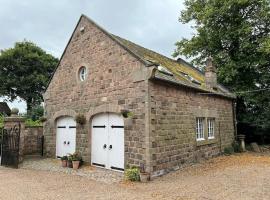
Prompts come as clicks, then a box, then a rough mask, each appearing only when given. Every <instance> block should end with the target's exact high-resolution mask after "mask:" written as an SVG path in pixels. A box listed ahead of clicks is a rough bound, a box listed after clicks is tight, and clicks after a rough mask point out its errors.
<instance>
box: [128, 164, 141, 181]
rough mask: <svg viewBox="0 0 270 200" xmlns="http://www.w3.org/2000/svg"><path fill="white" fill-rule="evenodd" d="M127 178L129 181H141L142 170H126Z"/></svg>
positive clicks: (135, 168)
mask: <svg viewBox="0 0 270 200" xmlns="http://www.w3.org/2000/svg"><path fill="white" fill-rule="evenodd" d="M125 178H126V180H129V181H140V170H139V169H138V168H137V167H131V168H128V169H126V170H125Z"/></svg>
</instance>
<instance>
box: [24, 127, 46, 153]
mask: <svg viewBox="0 0 270 200" xmlns="http://www.w3.org/2000/svg"><path fill="white" fill-rule="evenodd" d="M42 136H43V127H42V126H38V127H28V126H26V127H25V129H24V155H41V151H42V142H41V140H42V139H41V138H42Z"/></svg>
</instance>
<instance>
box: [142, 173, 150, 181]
mask: <svg viewBox="0 0 270 200" xmlns="http://www.w3.org/2000/svg"><path fill="white" fill-rule="evenodd" d="M140 180H141V182H142V183H146V182H148V181H150V173H147V172H140Z"/></svg>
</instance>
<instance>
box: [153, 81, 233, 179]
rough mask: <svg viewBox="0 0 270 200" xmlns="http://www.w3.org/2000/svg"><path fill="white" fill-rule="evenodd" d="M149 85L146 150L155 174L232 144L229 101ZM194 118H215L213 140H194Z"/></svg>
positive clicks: (167, 87)
mask: <svg viewBox="0 0 270 200" xmlns="http://www.w3.org/2000/svg"><path fill="white" fill-rule="evenodd" d="M150 88H151V89H150V96H151V104H150V105H151V127H150V129H151V132H150V138H151V139H150V140H151V146H150V152H151V158H152V162H151V167H152V171H154V172H155V173H154V174H155V175H158V174H162V173H166V172H167V171H170V170H172V169H177V168H178V167H179V166H182V165H186V164H190V163H192V162H195V161H197V160H199V159H201V158H210V157H212V156H216V155H218V154H219V153H220V152H221V150H223V149H224V147H225V146H227V145H230V144H231V143H232V141H233V137H234V127H233V109H232V101H231V100H229V99H224V98H221V97H216V96H210V95H200V94H199V93H198V92H194V91H193V90H190V89H187V88H184V87H182V88H181V87H180V86H177V87H176V86H175V87H174V86H171V85H166V84H161V83H157V82H156V83H155V84H154V83H150ZM196 117H205V118H207V117H214V118H215V139H213V140H206V141H205V142H196ZM219 133H220V136H219ZM205 135H207V132H205ZM220 137H221V143H220Z"/></svg>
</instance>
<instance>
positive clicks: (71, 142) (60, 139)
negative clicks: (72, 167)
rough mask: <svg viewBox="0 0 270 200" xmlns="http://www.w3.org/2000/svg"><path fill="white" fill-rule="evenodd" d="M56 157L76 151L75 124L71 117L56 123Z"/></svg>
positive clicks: (63, 118) (62, 118)
mask: <svg viewBox="0 0 270 200" xmlns="http://www.w3.org/2000/svg"><path fill="white" fill-rule="evenodd" d="M56 124H57V125H56V157H62V156H66V155H67V154H72V153H74V152H75V150H76V122H75V120H74V119H73V117H61V118H59V119H58V120H57V123H56Z"/></svg>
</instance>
